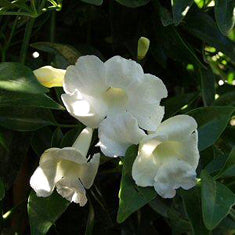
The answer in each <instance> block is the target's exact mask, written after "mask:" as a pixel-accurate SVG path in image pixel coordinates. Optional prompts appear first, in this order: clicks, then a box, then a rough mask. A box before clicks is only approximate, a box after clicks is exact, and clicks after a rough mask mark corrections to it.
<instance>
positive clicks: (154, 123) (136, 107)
mask: <svg viewBox="0 0 235 235" xmlns="http://www.w3.org/2000/svg"><path fill="white" fill-rule="evenodd" d="M127 111H128V112H130V113H131V114H132V115H133V116H134V117H135V118H136V119H137V121H138V124H139V126H140V127H141V128H143V129H145V130H147V131H156V129H157V127H158V126H159V124H160V123H161V120H162V118H163V116H164V113H165V111H164V107H162V106H158V105H156V104H147V103H144V102H143V103H140V102H138V99H136V100H132V101H131V102H130V103H129V104H128V107H127Z"/></svg>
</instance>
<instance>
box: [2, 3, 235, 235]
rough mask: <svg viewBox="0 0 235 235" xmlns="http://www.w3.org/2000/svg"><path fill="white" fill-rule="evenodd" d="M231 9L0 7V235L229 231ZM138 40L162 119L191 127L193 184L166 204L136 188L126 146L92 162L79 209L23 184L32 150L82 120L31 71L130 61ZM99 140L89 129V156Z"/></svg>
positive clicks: (234, 153) (233, 129)
mask: <svg viewBox="0 0 235 235" xmlns="http://www.w3.org/2000/svg"><path fill="white" fill-rule="evenodd" d="M213 2H214V3H215V6H213V4H212V3H213ZM233 10H234V1H232V0H216V1H210V0H194V1H193V0H172V1H170V0H151V1H150V0H112V1H111V0H106V1H103V0H80V1H77V0H70V1H62V0H37V1H35V0H32V1H26V0H15V1H12V0H0V59H1V63H0V200H1V202H0V210H1V212H2V214H3V216H1V218H0V230H1V233H3V234H29V233H30V234H55V233H56V234H87V235H88V234H148V233H149V234H153V235H155V234H156V235H157V234H163V233H164V234H195V235H199V234H202V235H204V234H205V235H206V234H215V235H217V234H233V233H234V231H235V230H234V228H235V223H234V209H233V208H232V206H233V205H234V198H235V197H234V192H235V183H234V176H235V141H234V139H235V126H234V121H235V119H234V113H235V91H234V84H235V66H234V62H235V36H234V35H235V33H234V32H235V31H234V15H233ZM140 37H147V38H148V39H149V40H150V47H149V51H148V53H147V55H146V56H145V58H144V59H143V60H141V62H140V63H141V65H142V67H143V69H144V71H145V73H151V74H154V75H156V76H158V77H159V78H161V79H162V80H163V82H164V83H165V85H166V87H167V90H168V97H167V98H166V99H164V100H162V101H161V104H162V105H163V106H165V116H164V120H165V119H167V118H169V117H172V116H174V115H177V114H188V115H191V116H192V117H194V118H195V119H196V121H197V123H198V134H199V140H198V141H199V150H200V161H199V166H198V168H197V178H198V182H197V185H196V186H195V187H194V188H192V189H190V190H183V189H177V194H176V196H175V197H174V199H163V198H161V197H160V196H158V195H157V194H156V192H155V191H154V189H153V188H150V187H145V188H143V187H138V186H136V184H135V182H134V180H133V179H132V176H131V171H132V164H133V162H134V160H135V158H136V155H137V151H138V147H137V146H131V147H130V148H129V149H128V150H127V152H126V156H125V157H124V158H122V159H120V158H115V159H113V158H107V157H105V156H104V155H102V156H101V163H100V167H99V172H98V175H97V177H96V179H95V182H94V185H93V186H92V187H91V189H89V190H87V197H88V204H87V205H86V206H85V207H83V208H82V207H79V206H78V205H77V204H75V203H71V204H69V203H68V202H67V201H66V200H64V199H63V198H62V197H61V196H59V195H58V194H57V193H56V192H54V193H53V194H52V195H51V196H50V197H48V198H40V197H37V196H36V195H35V193H34V192H33V191H31V192H30V188H29V178H30V176H31V175H32V173H33V171H34V170H35V168H36V167H37V165H38V162H39V159H40V156H41V154H42V153H43V152H44V151H45V150H46V149H48V148H51V147H57V148H62V147H68V146H71V145H72V144H73V143H74V141H75V139H76V138H77V136H78V134H79V133H80V132H81V130H82V129H83V128H84V125H83V124H81V123H80V122H79V121H78V120H76V119H74V118H73V117H71V116H70V115H69V114H68V113H67V111H66V110H65V108H64V106H63V102H62V100H61V94H63V93H64V91H63V88H62V87H60V88H58V87H57V88H51V89H47V88H45V87H43V86H42V85H41V84H40V83H39V82H38V81H37V79H36V77H35V76H34V73H33V70H34V69H37V68H40V67H42V66H45V65H51V66H54V67H56V68H61V69H66V68H67V67H68V66H69V65H71V64H75V63H76V61H77V59H78V58H79V57H80V56H82V55H90V54H94V55H97V56H98V57H99V58H100V59H101V60H103V61H105V60H107V59H109V58H110V57H111V56H113V55H121V56H123V57H125V58H131V59H134V60H137V58H136V57H137V55H136V52H137V46H138V39H139V38H140ZM35 53H36V55H37V53H38V57H37V56H34V54H35ZM35 57H37V58H35ZM139 95H141V94H139ZM97 142H98V134H97V131H96V130H95V131H94V135H93V139H92V143H91V147H90V150H89V156H92V155H93V154H94V153H97V152H99V151H100V150H99V148H98V147H97ZM27 200H28V202H27ZM26 206H28V216H27V214H26ZM17 224H20V225H19V226H17Z"/></svg>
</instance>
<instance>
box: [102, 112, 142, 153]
mask: <svg viewBox="0 0 235 235" xmlns="http://www.w3.org/2000/svg"><path fill="white" fill-rule="evenodd" d="M145 136H146V134H145V133H144V131H143V130H141V129H140V128H139V127H138V124H137V121H136V119H135V118H133V117H132V116H131V115H130V114H129V113H122V114H117V115H116V116H113V117H107V118H106V119H105V120H104V121H102V122H101V124H100V127H99V137H100V142H99V145H100V148H101V151H102V152H103V153H104V154H105V155H106V156H109V157H113V156H124V155H125V152H126V150H127V148H128V147H129V146H130V145H132V144H138V143H139V142H140V140H141V139H143V137H145Z"/></svg>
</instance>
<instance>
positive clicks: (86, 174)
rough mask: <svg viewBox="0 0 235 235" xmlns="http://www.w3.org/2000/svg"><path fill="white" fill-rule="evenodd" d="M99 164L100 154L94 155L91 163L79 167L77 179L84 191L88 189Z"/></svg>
mask: <svg viewBox="0 0 235 235" xmlns="http://www.w3.org/2000/svg"><path fill="white" fill-rule="evenodd" d="M99 164H100V154H99V153H97V154H95V155H94V156H93V157H92V159H91V161H90V162H88V163H87V164H84V165H82V166H81V170H80V172H79V178H80V180H81V182H82V184H83V186H84V187H85V188H86V189H89V188H90V187H91V186H92V184H93V182H94V180H95V177H96V174H97V171H98V168H99Z"/></svg>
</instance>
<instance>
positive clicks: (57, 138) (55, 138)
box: [51, 127, 64, 148]
mask: <svg viewBox="0 0 235 235" xmlns="http://www.w3.org/2000/svg"><path fill="white" fill-rule="evenodd" d="M63 137H64V135H63V133H62V131H61V129H60V128H59V127H57V128H56V129H55V131H54V133H53V135H52V140H51V147H57V148H59V147H60V144H61V141H62V139H63Z"/></svg>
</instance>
